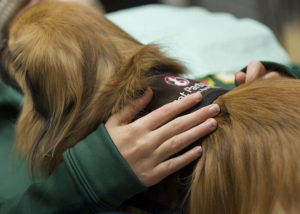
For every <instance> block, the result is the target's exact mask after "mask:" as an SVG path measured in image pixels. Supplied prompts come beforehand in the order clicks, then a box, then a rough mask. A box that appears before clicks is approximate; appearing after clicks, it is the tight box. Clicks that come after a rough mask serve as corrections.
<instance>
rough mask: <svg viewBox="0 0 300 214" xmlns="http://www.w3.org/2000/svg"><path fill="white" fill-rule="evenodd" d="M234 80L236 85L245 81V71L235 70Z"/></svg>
mask: <svg viewBox="0 0 300 214" xmlns="http://www.w3.org/2000/svg"><path fill="white" fill-rule="evenodd" d="M235 81H236V82H237V83H238V85H240V84H243V83H245V81H246V73H244V72H241V71H239V72H236V73H235Z"/></svg>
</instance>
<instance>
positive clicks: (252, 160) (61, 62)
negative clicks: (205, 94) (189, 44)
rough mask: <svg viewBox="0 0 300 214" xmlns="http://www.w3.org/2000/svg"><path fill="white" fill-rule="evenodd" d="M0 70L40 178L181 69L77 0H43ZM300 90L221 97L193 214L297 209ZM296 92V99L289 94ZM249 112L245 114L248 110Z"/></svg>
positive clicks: (252, 88)
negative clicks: (7, 78)
mask: <svg viewBox="0 0 300 214" xmlns="http://www.w3.org/2000/svg"><path fill="white" fill-rule="evenodd" d="M9 38H10V39H9V41H8V47H7V49H6V50H5V53H4V57H3V58H4V59H5V60H6V61H5V66H6V68H7V70H8V71H9V73H10V75H11V76H12V77H13V78H14V79H16V81H17V82H18V84H19V85H20V87H21V89H22V91H23V93H24V105H23V109H22V112H21V115H20V118H19V120H18V124H17V132H16V142H15V146H16V148H17V150H18V151H20V152H21V153H22V154H23V155H24V156H25V158H26V160H27V161H28V162H29V165H30V170H31V171H32V172H34V171H35V170H37V169H43V170H45V171H46V172H47V173H48V174H49V173H51V171H52V170H53V169H54V168H55V167H56V165H57V164H58V163H59V162H60V161H61V156H62V153H63V152H64V151H65V150H66V149H67V148H69V147H71V146H73V145H75V144H76V143H77V142H78V141H79V140H80V139H82V138H84V137H85V136H87V135H88V134H89V133H91V132H92V131H93V130H94V129H95V128H96V127H97V126H98V125H99V123H101V122H104V121H106V119H107V118H108V117H109V116H110V115H111V114H113V113H115V112H118V111H119V110H120V109H122V108H123V107H124V105H127V104H129V103H131V102H132V101H133V100H134V99H135V98H137V97H139V96H140V95H141V94H142V92H143V91H144V90H145V89H146V88H147V87H149V86H150V84H151V82H152V81H154V79H155V76H156V75H160V74H163V73H170V72H171V73H173V74H182V73H183V72H184V68H183V66H181V65H180V64H179V63H177V62H176V61H175V60H172V59H170V58H168V57H166V56H165V55H164V54H163V53H161V52H160V51H159V49H158V48H157V47H155V46H153V45H146V46H144V45H142V44H140V43H139V42H137V41H136V40H134V39H133V38H132V37H130V36H129V35H128V34H126V33H125V32H123V31H122V30H121V29H119V28H118V27H117V26H115V25H114V24H112V23H111V22H109V21H108V20H106V19H105V18H104V17H103V16H102V15H101V14H98V13H97V12H95V11H93V10H90V9H88V8H85V7H83V6H80V5H77V4H70V3H55V2H53V3H41V4H39V5H37V6H34V7H33V8H31V9H28V10H27V11H26V12H25V13H24V14H23V15H21V16H20V17H19V19H18V20H17V21H16V23H15V24H14V25H13V26H12V28H11V30H10V35H9ZM299 97H300V86H299V81H298V80H288V79H278V80H272V81H257V82H254V83H253V84H247V85H244V86H242V87H238V88H237V89H235V90H232V91H230V92H228V93H227V94H225V95H223V96H221V97H219V98H218V99H217V100H216V101H215V103H218V104H219V105H220V107H221V114H220V115H219V116H218V117H217V120H218V123H219V128H218V129H217V131H216V132H214V133H213V134H212V135H210V136H208V137H206V138H205V139H204V140H203V142H202V146H203V148H204V151H203V158H202V159H201V160H200V161H199V162H198V163H197V165H196V168H195V170H194V176H193V180H192V182H191V190H190V197H189V200H190V210H189V212H190V213H192V214H199V213H207V214H217V213H226V214H227V213H230V214H237V213H242V214H247V213H249V214H250V213H257V214H271V213H272V214H281V213H292V214H294V213H298V212H299V209H300V208H299V197H298V196H299V192H300V191H299V188H300V184H299V181H300V179H299V157H298V156H299V155H298V154H299V152H300V148H299V141H300V140H299V139H300V134H299V133H300V131H299V127H300V118H299V117H300V101H299ZM297 98H298V100H297ZM250 110H251V112H250Z"/></svg>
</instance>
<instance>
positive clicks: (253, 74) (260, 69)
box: [245, 61, 266, 83]
mask: <svg viewBox="0 0 300 214" xmlns="http://www.w3.org/2000/svg"><path fill="white" fill-rule="evenodd" d="M265 74H266V68H265V67H264V65H263V64H262V63H261V62H259V61H252V62H250V63H249V65H248V67H247V75H246V80H245V82H246V83H247V82H252V81H253V80H255V79H258V78H260V77H262V76H263V75H265Z"/></svg>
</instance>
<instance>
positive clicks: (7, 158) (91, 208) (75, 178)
mask: <svg viewBox="0 0 300 214" xmlns="http://www.w3.org/2000/svg"><path fill="white" fill-rule="evenodd" d="M265 66H266V67H267V66H268V69H272V70H273V69H274V68H276V69H277V70H280V72H283V73H285V74H287V75H290V76H293V77H296V78H299V77H300V75H299V74H300V68H299V67H294V68H293V69H291V68H287V67H284V66H281V65H278V64H274V63H265ZM203 81H204V82H205V81H207V82H208V83H213V84H216V85H219V86H223V87H224V86H226V87H227V88H232V87H233V86H234V82H233V81H231V82H230V81H229V82H228V81H221V80H220V78H219V76H216V75H215V76H214V75H210V76H208V77H206V78H204V80H203ZM21 102H22V96H21V95H19V94H18V93H17V92H15V91H14V90H13V89H11V88H9V87H7V86H5V85H3V84H2V83H0V182H1V184H0V214H8V213H11V214H22V213H24V214H25V213H26V214H29V213H30V214H35V213H38V214H47V213H49V214H50V213H51V214H54V213H63V214H68V213H72V214H74V213H94V212H101V211H109V210H113V209H115V208H116V207H118V206H119V205H120V204H121V203H122V202H123V201H124V200H126V199H128V198H130V197H131V196H133V195H135V194H137V193H140V192H142V191H145V190H146V187H145V186H143V184H142V183H141V182H140V181H139V180H138V178H137V177H136V175H135V174H134V172H133V171H132V170H131V168H130V167H129V165H128V164H127V163H126V161H125V160H124V159H123V157H122V156H121V155H120V153H119V151H118V150H117V148H116V147H115V145H114V144H113V142H112V140H111V138H110V136H109V135H108V133H107V131H106V129H105V126H104V125H103V124H101V125H100V126H99V127H98V129H97V130H96V131H94V132H93V133H92V134H90V135H89V136H88V137H86V138H85V139H84V140H82V141H81V142H79V143H78V144H76V145H75V146H74V147H72V148H70V149H68V150H67V151H66V152H65V153H64V155H63V162H62V163H61V164H60V165H59V166H58V167H57V168H56V170H55V171H54V172H53V174H52V175H51V176H50V177H49V178H47V179H45V180H36V181H31V180H30V179H29V176H28V174H27V170H26V164H25V163H24V161H22V160H21V159H20V158H19V159H17V160H16V159H15V158H14V155H13V151H12V150H13V149H12V142H13V136H14V126H15V122H16V119H17V116H18V112H19V109H20V105H21Z"/></svg>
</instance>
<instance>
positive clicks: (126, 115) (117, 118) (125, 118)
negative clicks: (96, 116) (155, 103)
mask: <svg viewBox="0 0 300 214" xmlns="http://www.w3.org/2000/svg"><path fill="white" fill-rule="evenodd" d="M152 95H153V93H152V90H151V89H147V90H146V91H145V93H144V94H143V95H142V96H141V97H140V98H138V99H137V100H136V101H135V102H134V104H133V105H132V106H131V105H129V106H126V107H125V108H124V109H123V110H122V111H120V112H119V113H116V114H114V115H112V116H111V117H110V118H109V119H108V121H107V123H106V125H108V126H109V125H121V124H128V123H130V122H131V121H132V120H133V119H134V118H135V116H136V115H137V114H138V113H139V112H140V111H141V110H143V109H144V108H145V107H146V106H147V105H148V104H149V102H150V101H151V99H152Z"/></svg>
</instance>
